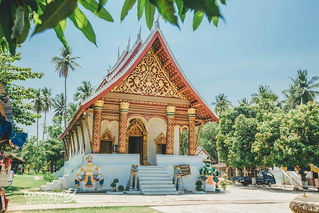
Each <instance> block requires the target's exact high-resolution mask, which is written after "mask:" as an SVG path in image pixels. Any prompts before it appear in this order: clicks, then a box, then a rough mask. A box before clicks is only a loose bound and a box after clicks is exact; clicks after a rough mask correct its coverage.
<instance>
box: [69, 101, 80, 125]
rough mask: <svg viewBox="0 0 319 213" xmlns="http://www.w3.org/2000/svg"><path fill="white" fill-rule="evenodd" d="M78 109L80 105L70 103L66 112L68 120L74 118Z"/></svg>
mask: <svg viewBox="0 0 319 213" xmlns="http://www.w3.org/2000/svg"><path fill="white" fill-rule="evenodd" d="M77 110H78V106H77V105H76V104H75V103H69V105H68V108H67V112H66V117H67V120H68V122H70V121H71V120H72V118H73V117H74V115H75V113H76V111H77Z"/></svg>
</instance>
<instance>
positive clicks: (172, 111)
mask: <svg viewBox="0 0 319 213" xmlns="http://www.w3.org/2000/svg"><path fill="white" fill-rule="evenodd" d="M166 113H167V117H174V116H175V106H167V107H166Z"/></svg>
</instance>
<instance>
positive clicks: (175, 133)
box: [174, 126, 180, 155]
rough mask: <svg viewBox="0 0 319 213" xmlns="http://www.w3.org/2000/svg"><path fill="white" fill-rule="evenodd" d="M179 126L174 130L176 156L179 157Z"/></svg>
mask: <svg viewBox="0 0 319 213" xmlns="http://www.w3.org/2000/svg"><path fill="white" fill-rule="evenodd" d="M179 129H180V127H179V126H175V128H174V155H179V136H180V135H179Z"/></svg>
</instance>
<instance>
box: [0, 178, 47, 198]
mask: <svg viewBox="0 0 319 213" xmlns="http://www.w3.org/2000/svg"><path fill="white" fill-rule="evenodd" d="M46 183H47V181H46V180H44V179H43V174H37V175H27V174H24V175H15V176H14V179H13V183H12V185H11V186H8V187H6V188H5V191H6V194H7V195H10V194H12V193H19V192H21V190H31V189H33V188H40V186H41V185H44V184H46Z"/></svg>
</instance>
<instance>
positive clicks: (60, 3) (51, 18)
mask: <svg viewBox="0 0 319 213" xmlns="http://www.w3.org/2000/svg"><path fill="white" fill-rule="evenodd" d="M75 8H77V0H55V1H50V2H49V3H47V4H46V6H45V10H44V12H43V14H41V16H40V17H39V19H40V20H41V23H39V24H37V25H36V27H35V30H34V33H33V34H36V33H39V32H42V31H44V30H46V29H48V28H54V27H55V26H56V25H57V24H58V23H59V22H60V21H62V20H64V19H65V18H66V17H68V16H70V15H71V14H72V12H73V11H74V10H75Z"/></svg>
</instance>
